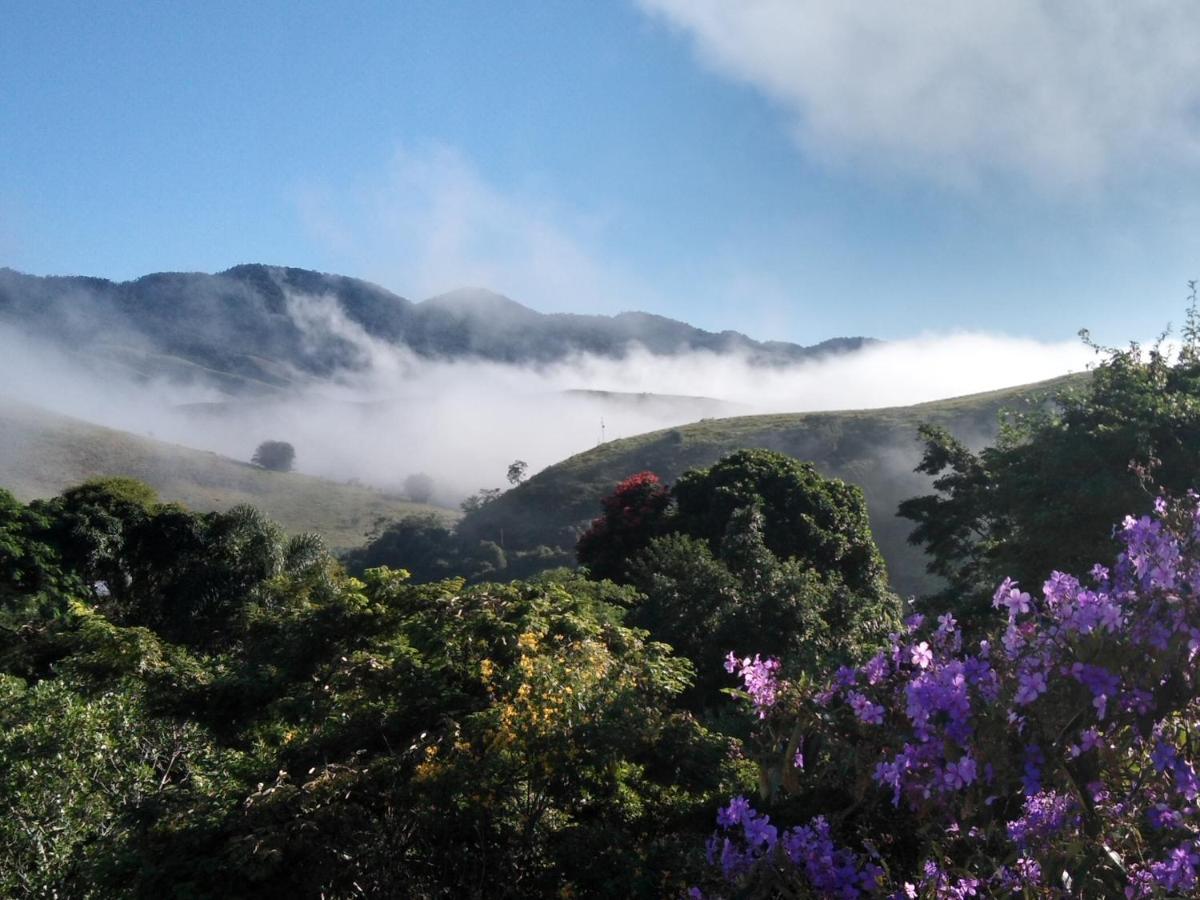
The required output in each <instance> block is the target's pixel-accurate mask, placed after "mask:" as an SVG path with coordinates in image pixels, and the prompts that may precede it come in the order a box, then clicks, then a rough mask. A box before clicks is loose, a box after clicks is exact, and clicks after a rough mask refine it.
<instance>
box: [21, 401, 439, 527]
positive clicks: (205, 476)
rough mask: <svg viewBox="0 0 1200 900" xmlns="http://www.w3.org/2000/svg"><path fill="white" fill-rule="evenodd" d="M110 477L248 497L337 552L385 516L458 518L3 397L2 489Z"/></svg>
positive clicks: (194, 493)
mask: <svg viewBox="0 0 1200 900" xmlns="http://www.w3.org/2000/svg"><path fill="white" fill-rule="evenodd" d="M101 475H128V476H131V477H133V478H138V479H140V480H142V481H145V482H146V483H147V484H149V485H152V486H153V487H154V488H156V489H157V490H158V492H159V495H160V496H161V497H162V498H163V499H164V500H173V501H178V502H180V503H183V504H184V505H185V506H187V507H189V508H191V509H195V510H199V511H208V510H224V509H228V508H229V507H231V506H236V505H238V504H241V503H248V504H251V505H253V506H256V507H258V508H259V509H261V510H262V511H263V512H265V513H267V514H268V515H269V516H270V517H271V518H273V519H275V520H276V521H277V522H279V523H280V524H281V525H282V526H283V527H284V528H285V529H287V530H288V531H290V532H298V531H315V532H318V533H319V534H321V535H323V536H324V537H325V539H326V541H327V542H328V543H329V545H330V546H331V547H333V548H336V549H340V548H347V547H353V546H357V545H359V544H361V543H362V538H363V535H364V533H365V532H366V531H368V530H369V529H370V528H371V527H372V525H373V524H374V523H375V521H376V520H377V519H379V518H381V517H382V518H387V519H395V518H399V517H401V516H404V515H409V514H412V513H420V512H433V513H436V514H438V515H440V516H444V517H446V518H447V519H452V518H454V517H455V515H456V514H455V513H452V512H450V511H449V510H444V509H440V508H436V507H431V506H425V505H422V504H418V503H410V502H408V501H405V500H402V499H399V498H397V497H394V496H390V495H387V494H384V493H382V492H380V491H377V490H373V489H371V488H368V487H362V486H356V485H347V484H339V483H337V482H333V481H328V480H326V479H323V478H315V477H313V476H311V475H300V474H297V473H294V472H292V473H280V472H269V471H266V470H264V469H259V468H257V467H256V466H252V465H250V464H249V463H242V462H238V461H237V460H233V459H229V458H227V457H224V456H220V455H218V454H216V453H209V452H206V451H203V450H192V449H189V448H186V447H180V446H177V445H175V444H167V443H164V442H162V441H156V440H152V439H150V438H144V437H140V436H138V435H134V434H130V433H128V432H124V431H117V430H114V429H111V428H102V427H101V426H99V425H92V424H90V423H88V422H83V421H80V420H78V419H72V418H69V417H67V416H60V415H56V414H54V413H50V412H47V411H45V410H42V409H38V408H36V407H32V406H26V405H25V404H21V403H16V402H14V401H12V400H9V399H5V398H0V487H4V488H7V489H8V490H10V491H12V492H13V493H14V494H15V495H16V496H17V497H18V498H20V499H22V500H26V501H27V500H30V499H33V498H34V497H51V496H54V495H55V494H57V493H59V492H60V491H61V490H63V488H66V487H69V486H71V485H73V484H78V483H79V482H81V481H84V480H85V479H88V478H93V477H97V476H101Z"/></svg>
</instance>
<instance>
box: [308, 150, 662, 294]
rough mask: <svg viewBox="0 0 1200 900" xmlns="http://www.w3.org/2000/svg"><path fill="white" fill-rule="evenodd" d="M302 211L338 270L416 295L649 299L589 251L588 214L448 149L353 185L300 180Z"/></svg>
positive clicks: (593, 225) (397, 161)
mask: <svg viewBox="0 0 1200 900" xmlns="http://www.w3.org/2000/svg"><path fill="white" fill-rule="evenodd" d="M299 207H300V212H301V216H302V218H303V221H304V224H305V225H306V227H307V228H308V229H309V231H310V233H311V234H312V235H313V237H314V238H315V239H316V240H317V241H319V242H320V243H321V244H322V245H323V246H324V247H325V248H327V249H328V251H329V252H331V253H333V254H334V255H335V256H337V257H338V258H339V267H340V268H341V269H342V270H344V271H351V272H354V273H356V274H361V275H362V276H363V277H366V278H370V279H372V280H375V281H379V282H381V283H383V284H386V285H388V286H389V287H391V288H393V289H395V290H397V291H399V292H401V293H404V294H406V295H408V296H410V297H412V298H413V299H416V300H420V299H423V298H425V297H429V296H433V295H435V294H439V293H444V292H446V291H449V290H453V289H454V288H458V287H464V286H474V287H487V288H489V289H491V290H495V291H499V292H500V293H503V294H507V295H508V296H511V297H515V298H519V299H520V300H521V302H523V303H527V304H529V305H531V306H534V307H536V308H541V309H553V310H555V311H580V312H582V311H587V312H606V311H614V312H615V311H619V310H621V309H630V308H636V307H638V306H651V305H654V303H655V300H654V298H653V297H652V296H651V295H650V293H649V292H648V290H647V289H646V288H645V286H644V285H643V284H641V282H640V281H639V280H638V279H637V278H636V277H634V276H633V275H632V274H631V273H629V272H626V271H624V270H623V269H622V268H621V267H620V266H619V265H617V264H616V263H614V262H611V261H609V260H608V259H606V258H604V256H603V254H602V253H601V252H599V251H597V250H596V249H595V248H596V247H597V246H598V245H600V244H602V243H603V240H602V238H603V234H602V232H603V227H602V225H603V223H602V222H600V221H598V220H597V217H596V216H595V215H594V214H589V213H587V212H580V211H578V210H568V209H563V208H562V207H561V205H559V204H556V203H554V202H552V201H550V200H548V199H547V198H545V197H542V196H539V195H537V194H535V193H529V192H522V191H521V190H516V189H510V188H505V187H500V186H497V185H496V184H494V183H492V182H490V181H489V180H488V179H486V178H485V177H484V176H483V175H482V174H481V173H480V171H479V170H478V168H477V167H476V166H475V165H473V163H472V162H471V161H470V160H469V159H467V158H466V157H465V156H464V155H462V154H461V153H459V152H458V151H456V150H454V149H453V148H449V147H446V146H433V147H428V148H424V149H421V150H416V151H413V150H401V151H399V152H397V153H396V155H395V157H394V158H393V159H392V161H391V163H390V165H389V166H388V168H387V170H386V172H385V173H384V174H383V175H382V176H381V177H377V178H374V179H370V180H368V181H365V182H363V183H360V184H359V185H358V186H357V187H355V188H351V189H339V188H335V187H331V186H330V185H327V184H322V185H309V186H307V187H306V188H305V189H304V190H303V191H301V192H300V196H299Z"/></svg>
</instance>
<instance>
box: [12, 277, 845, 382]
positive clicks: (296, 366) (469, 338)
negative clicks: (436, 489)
mask: <svg viewBox="0 0 1200 900" xmlns="http://www.w3.org/2000/svg"><path fill="white" fill-rule="evenodd" d="M0 325H7V326H10V327H12V328H15V329H17V330H19V331H20V332H22V333H24V334H26V335H29V336H31V337H35V338H41V339H47V340H52V341H54V342H55V343H57V344H59V345H62V346H65V347H69V348H70V349H71V352H72V354H73V355H76V356H78V357H81V358H86V359H89V360H91V361H92V362H93V363H94V364H96V365H98V366H101V367H107V368H113V367H116V368H118V369H121V370H123V371H125V372H129V371H132V372H133V373H135V374H137V375H140V376H142V377H166V378H169V379H171V380H176V381H184V380H192V381H194V380H197V379H203V380H207V381H209V382H211V383H212V384H213V385H215V386H217V387H219V388H220V389H221V391H222V392H223V393H226V394H231V395H232V394H246V393H250V394H260V395H269V394H271V393H273V392H280V391H286V390H287V389H288V388H289V387H290V386H291V385H293V384H294V383H296V382H297V381H299V380H303V379H307V378H313V377H316V378H325V377H329V376H330V375H333V374H335V373H336V372H338V371H341V370H359V369H362V368H364V367H366V366H368V365H369V364H370V362H371V357H372V353H373V352H374V351H375V350H376V349H378V347H379V346H381V345H383V346H393V347H404V348H408V349H409V350H411V351H412V352H413V353H414V354H416V355H417V356H419V357H424V358H437V359H450V360H457V359H482V360H490V361H496V362H505V363H520V364H532V365H542V364H547V363H553V362H557V361H560V360H563V359H566V358H569V357H570V356H572V355H574V354H579V353H594V354H598V355H602V356H607V357H614V358H622V357H624V356H625V354H627V353H628V352H629V350H630V348H631V347H632V346H634V345H640V346H641V347H643V348H645V349H646V350H647V351H649V352H650V353H653V354H658V355H672V354H677V353H683V352H687V351H695V350H707V351H711V352H716V353H724V352H737V353H741V354H745V356H746V357H747V358H748V359H750V360H751V361H752V362H754V363H756V364H760V365H764V366H770V365H784V364H787V363H792V362H796V361H799V360H804V359H810V358H814V357H820V356H824V355H827V354H831V353H841V352H847V351H852V350H856V349H858V348H860V347H862V346H863V345H864V344H866V343H868V342H869V339H867V338H860V337H853V338H835V339H833V340H829V341H824V342H822V343H820V344H817V345H815V346H812V347H803V346H800V345H797V344H789V343H783V342H778V341H768V342H760V341H755V340H752V339H751V338H749V337H746V336H745V335H743V334H739V333H738V332H734V331H723V332H721V333H719V334H715V333H712V332H708V331H703V330H701V329H699V328H694V327H692V326H690V325H687V324H686V323H683V322H678V321H675V320H673V319H668V318H665V317H662V316H656V315H650V314H648V313H641V312H626V313H621V314H619V315H615V316H600V315H575V314H568V313H553V314H544V313H539V312H536V311H535V310H532V309H529V308H528V307H525V306H522V305H521V304H520V303H517V302H516V301H514V300H510V299H509V298H507V297H503V296H501V295H499V294H495V293H492V292H490V291H486V290H483V289H476V288H472V289H463V290H458V291H453V292H451V293H448V294H443V295H441V296H438V297H432V298H430V299H428V300H425V301H422V302H420V303H414V302H412V301H409V300H406V299H405V298H403V297H400V296H397V295H396V294H393V293H391V292H389V291H387V290H384V289H383V288H381V287H379V286H378V285H374V284H371V283H369V282H366V281H361V280H359V279H355V278H347V277H344V276H341V275H329V274H324V273H320V272H313V271H309V270H306V269H295V268H287V267H281V266H264V265H240V266H235V267H234V268H232V269H228V270H226V271H224V272H220V273H218V274H215V275H208V274H200V273H158V274H154V275H146V276H144V277H142V278H138V279H137V280H135V281H126V282H112V281H107V280H105V279H101V278H87V277H59V276H54V277H39V276H33V275H26V274H23V273H21V272H17V271H15V270H13V269H0Z"/></svg>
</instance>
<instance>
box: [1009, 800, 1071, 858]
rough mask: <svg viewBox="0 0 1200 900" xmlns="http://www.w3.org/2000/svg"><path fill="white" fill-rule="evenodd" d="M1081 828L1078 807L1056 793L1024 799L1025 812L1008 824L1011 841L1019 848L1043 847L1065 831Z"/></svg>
mask: <svg viewBox="0 0 1200 900" xmlns="http://www.w3.org/2000/svg"><path fill="white" fill-rule="evenodd" d="M1078 825H1079V805H1078V804H1077V803H1076V802H1075V800H1074V799H1073V798H1071V797H1068V796H1066V795H1064V794H1059V793H1056V792H1055V791H1040V792H1038V793H1036V794H1034V795H1033V796H1032V797H1026V798H1025V812H1024V815H1022V816H1021V817H1020V818H1019V819H1014V820H1013V821H1011V822H1009V823H1008V837H1009V840H1011V841H1012V842H1013V843H1014V844H1016V845H1017V846H1018V847H1022V848H1028V847H1030V846H1031V845H1034V844H1040V843H1044V842H1046V841H1048V840H1050V839H1051V838H1054V837H1056V836H1058V835H1059V834H1061V833H1062V831H1063V830H1064V829H1065V828H1072V829H1074V828H1076V827H1077V826H1078Z"/></svg>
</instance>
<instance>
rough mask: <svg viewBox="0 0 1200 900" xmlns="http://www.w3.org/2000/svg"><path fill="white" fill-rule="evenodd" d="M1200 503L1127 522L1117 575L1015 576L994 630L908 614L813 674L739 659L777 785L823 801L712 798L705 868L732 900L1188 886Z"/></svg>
mask: <svg viewBox="0 0 1200 900" xmlns="http://www.w3.org/2000/svg"><path fill="white" fill-rule="evenodd" d="M1197 500H1198V498H1197V497H1196V496H1195V495H1189V497H1188V498H1187V499H1186V500H1185V501H1183V502H1181V503H1179V504H1178V505H1176V506H1175V507H1174V508H1169V507H1168V504H1167V503H1166V502H1165V501H1163V500H1161V499H1160V500H1159V501H1157V504H1156V512H1155V514H1154V515H1153V516H1143V517H1141V518H1139V519H1134V518H1133V517H1127V518H1126V519H1125V520H1124V523H1123V525H1121V526H1120V528H1119V529H1118V535H1119V539H1120V543H1121V545H1122V548H1123V550H1122V552H1121V554H1120V555H1119V556H1118V558H1117V560H1116V563H1115V564H1114V565H1113V566H1112V567H1111V568H1106V567H1104V566H1102V565H1099V564H1097V565H1096V566H1094V567H1092V568H1091V570H1090V573H1089V576H1088V577H1087V578H1086V579H1084V580H1081V579H1077V578H1075V577H1072V576H1070V575H1066V574H1063V573H1061V572H1055V573H1054V574H1053V575H1052V576H1051V577H1050V579H1049V580H1047V582H1046V584H1045V586H1044V588H1043V590H1042V596H1041V598H1038V599H1035V598H1034V597H1033V596H1031V594H1030V593H1028V592H1026V591H1023V590H1022V589H1021V587H1020V586H1019V585H1018V584H1016V583H1015V582H1013V581H1011V580H1007V579H1006V580H1005V581H1004V582H1002V583H1001V584H1000V585H999V587H998V588H997V589H996V591H995V594H994V601H993V602H994V605H995V606H996V607H997V608H998V609H999V610H1001V611H1002V612H1004V613H1005V614H1006V619H1007V623H1006V625H1005V627H1004V628H1003V629H1002V630H1001V631H1000V633H999V634H997V635H995V636H994V638H993V639H984V640H981V641H979V642H977V643H976V644H970V643H968V642H966V641H965V640H964V637H963V634H962V631H961V630H960V628H959V626H958V623H957V621H956V620H955V618H954V616H952V615H950V614H948V613H947V614H944V615H942V616H940V617H939V618H938V619H937V620H936V622H934V621H932V620H926V619H925V618H924V617H923V616H920V615H917V616H914V617H913V618H912V619H911V620H910V621H909V623H908V625H907V628H906V629H904V630H903V631H901V632H898V633H896V634H894V635H893V636H892V639H891V643H890V646H889V647H888V648H887V649H886V650H884V651H883V652H881V653H879V654H877V655H876V656H874V657H873V658H872V659H870V660H869V661H868V662H867V663H865V664H864V665H861V666H858V667H853V668H851V667H847V668H844V669H842V670H840V671H839V672H838V673H837V674H836V676H835V677H834V678H833V679H832V680H831V682H829V683H828V684H827V685H826V686H822V687H813V686H808V685H803V684H795V685H789V684H786V683H784V682H781V681H780V680H779V679H778V677H777V669H778V667H777V664H776V663H774V662H773V661H770V660H768V661H763V660H760V659H755V660H750V659H748V658H747V659H737V658H736V657H733V656H732V655H731V657H730V659H729V663H728V666H727V668H728V670H729V671H730V672H736V673H738V674H739V675H740V676H741V677H742V678H743V680H744V681H745V684H746V686H747V689H748V693H749V697H750V699H751V702H752V703H753V705H754V706H755V707H756V709H757V710H758V713H759V715H760V716H762V721H763V728H762V745H763V747H764V752H765V754H766V755H767V756H771V755H774V756H775V757H776V758H775V760H774V766H773V768H772V769H771V771H772V772H774V773H775V774H776V775H777V779H776V781H775V782H774V784H773V787H774V788H776V789H778V790H782V791H786V792H787V793H789V794H791V795H793V796H794V797H795V798H797V799H798V800H800V801H801V802H800V803H798V804H796V806H795V808H796V809H803V810H804V811H805V814H806V815H808V816H810V817H811V816H813V814H814V813H818V814H819V815H816V816H815V817H814V818H811V820H810V821H808V822H807V823H806V824H803V825H800V826H797V827H794V828H790V829H787V830H781V828H780V827H778V826H776V825H774V824H772V823H771V821H770V817H768V816H764V815H761V814H759V813H758V812H756V811H755V810H754V809H753V808H752V807H751V805H750V804H749V803H748V802H747V801H746V800H745V799H743V798H736V799H735V800H734V801H733V802H732V803H730V804H729V806H727V807H725V808H724V809H722V810H721V812H720V813H719V815H718V820H717V821H718V827H719V833H718V835H717V836H715V837H714V839H713V841H712V842H711V843H710V859H711V860H712V861H713V862H714V863H719V865H720V867H721V869H722V870H723V873H724V876H725V878H726V879H727V881H728V882H729V883H730V884H732V885H735V886H736V888H737V893H738V895H739V896H779V895H781V894H783V895H796V894H797V893H799V894H801V895H803V894H816V895H820V896H838V897H856V896H861V895H882V894H887V895H889V896H896V897H915V896H922V897H947V898H949V897H964V896H977V895H980V894H992V895H1012V894H1014V893H1015V894H1023V895H1025V896H1046V897H1054V896H1064V895H1067V896H1085V897H1091V896H1095V897H1100V896H1104V897H1111V896H1126V897H1143V896H1146V897H1149V896H1184V895H1188V896H1194V895H1195V894H1196V892H1197V890H1200V841H1198V840H1197V838H1196V835H1197V833H1198V831H1197V829H1198V827H1200V813H1198V812H1197V806H1196V801H1197V799H1198V798H1200V775H1197V771H1196V769H1195V762H1196V760H1195V747H1194V738H1195V734H1196V729H1197V727H1198V726H1200V654H1198V652H1197V650H1198V648H1200V503H1198V502H1197ZM781 747H785V748H786V749H785V750H784V751H783V752H782V753H780V752H779V748H781ZM768 796H770V793H768Z"/></svg>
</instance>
